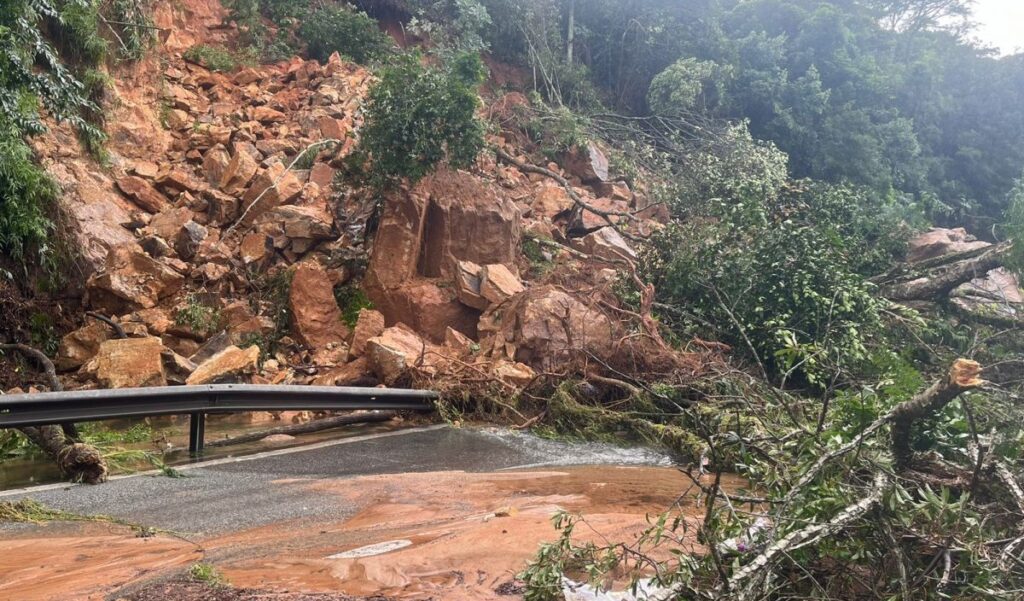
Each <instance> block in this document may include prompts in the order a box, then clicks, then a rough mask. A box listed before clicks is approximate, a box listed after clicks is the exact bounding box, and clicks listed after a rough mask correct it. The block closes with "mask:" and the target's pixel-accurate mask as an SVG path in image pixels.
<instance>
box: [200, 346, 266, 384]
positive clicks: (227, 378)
mask: <svg viewBox="0 0 1024 601" xmlns="http://www.w3.org/2000/svg"><path fill="white" fill-rule="evenodd" d="M259 361H260V348H259V347H258V346H250V347H249V348H247V349H240V348H238V347H237V346H234V345H232V346H229V347H227V348H225V349H224V350H222V351H221V352H219V353H217V354H216V355H214V356H212V357H210V358H209V359H207V360H206V361H204V362H203V363H202V365H200V366H199V367H197V368H196V370H195V371H193V372H192V375H190V376H189V377H188V379H187V380H185V383H186V384H188V385H190V386H198V385H200V384H226V383H245V382H248V381H250V380H251V379H252V376H253V374H255V373H256V372H257V371H258V369H259Z"/></svg>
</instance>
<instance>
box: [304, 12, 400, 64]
mask: <svg viewBox="0 0 1024 601" xmlns="http://www.w3.org/2000/svg"><path fill="white" fill-rule="evenodd" d="M299 37H300V38H301V39H302V41H304V42H306V48H307V52H308V54H309V56H310V58H315V59H317V60H319V61H321V62H323V61H326V60H327V59H328V58H329V57H330V56H331V54H332V53H334V52H338V53H339V54H342V55H344V56H347V57H349V58H351V59H352V60H354V61H355V62H357V63H360V64H365V63H368V62H370V61H372V60H376V59H380V58H382V57H384V56H385V55H387V54H388V53H389V52H390V51H391V49H392V48H393V44H392V43H391V38H389V37H388V36H387V34H385V33H384V32H382V31H381V30H380V28H378V27H377V22H376V21H375V20H373V19H372V18H370V17H369V16H367V14H366V13H363V12H357V11H355V10H351V9H345V8H334V7H331V8H324V9H321V10H318V11H316V12H315V13H313V14H311V15H310V16H309V17H307V18H306V20H305V21H304V22H303V24H302V26H301V27H300V28H299Z"/></svg>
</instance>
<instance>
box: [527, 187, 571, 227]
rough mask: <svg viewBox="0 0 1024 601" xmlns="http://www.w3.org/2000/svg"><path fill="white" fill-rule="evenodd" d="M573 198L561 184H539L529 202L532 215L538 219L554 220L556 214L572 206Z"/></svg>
mask: <svg viewBox="0 0 1024 601" xmlns="http://www.w3.org/2000/svg"><path fill="white" fill-rule="evenodd" d="M573 204H574V203H573V200H572V198H569V194H568V193H567V192H566V191H565V188H563V187H561V186H541V187H540V189H539V190H537V193H536V194H535V195H534V197H533V202H532V203H530V208H531V209H532V211H533V216H534V217H535V218H538V219H548V220H554V219H555V217H556V216H558V215H559V214H561V213H564V212H566V211H568V210H569V209H571V208H572V207H573Z"/></svg>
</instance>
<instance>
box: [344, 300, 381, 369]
mask: <svg viewBox="0 0 1024 601" xmlns="http://www.w3.org/2000/svg"><path fill="white" fill-rule="evenodd" d="M383 333H384V316H383V315H382V314H381V313H380V312H379V311H374V310H373V309H363V310H362V311H360V312H359V318H358V319H357V320H356V327H355V328H354V329H353V331H352V344H351V345H350V346H349V349H348V356H349V359H355V358H356V357H362V356H363V353H365V352H366V342H367V341H368V340H369V339H371V338H375V337H377V336H380V335H381V334H383Z"/></svg>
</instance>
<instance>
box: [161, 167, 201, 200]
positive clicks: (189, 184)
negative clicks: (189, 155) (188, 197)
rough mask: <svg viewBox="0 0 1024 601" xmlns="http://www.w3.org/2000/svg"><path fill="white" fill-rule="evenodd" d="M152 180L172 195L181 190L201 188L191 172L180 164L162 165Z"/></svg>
mask: <svg viewBox="0 0 1024 601" xmlns="http://www.w3.org/2000/svg"><path fill="white" fill-rule="evenodd" d="M153 181H154V182H156V185H157V187H158V188H159V189H161V190H163V191H164V193H166V194H170V195H171V196H174V197H176V196H177V195H179V194H181V193H182V192H195V191H197V190H199V189H200V188H202V184H201V183H200V182H199V181H198V180H196V178H195V177H194V176H193V175H192V173H191V172H189V171H188V170H186V169H185V168H184V167H182V166H180V165H173V166H172V165H167V166H165V167H163V168H162V169H161V170H160V172H159V173H158V174H157V176H156V178H155V179H154V180H153Z"/></svg>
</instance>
